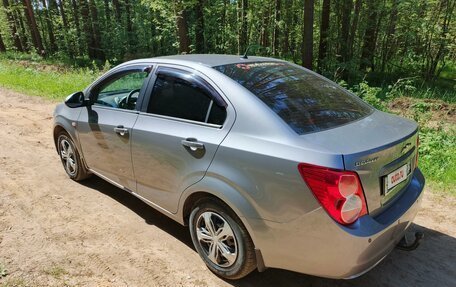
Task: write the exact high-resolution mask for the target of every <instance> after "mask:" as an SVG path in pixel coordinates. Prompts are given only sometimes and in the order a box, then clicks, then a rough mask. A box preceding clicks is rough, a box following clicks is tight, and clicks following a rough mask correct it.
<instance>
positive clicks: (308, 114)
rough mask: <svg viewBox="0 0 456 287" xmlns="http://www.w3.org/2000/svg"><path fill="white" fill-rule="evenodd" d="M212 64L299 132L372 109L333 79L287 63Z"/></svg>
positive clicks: (347, 120) (334, 124) (346, 120)
mask: <svg viewBox="0 0 456 287" xmlns="http://www.w3.org/2000/svg"><path fill="white" fill-rule="evenodd" d="M214 68H215V69H216V70H218V71H219V72H222V73H223V74H225V75H227V76H228V77H230V78H232V79H233V80H235V81H236V82H238V83H239V84H241V85H242V86H244V87H245V88H247V89H248V90H249V91H250V92H252V93H253V94H254V95H256V96H257V97H258V98H259V99H260V100H262V101H263V102H264V103H265V104H266V105H267V106H268V107H269V108H270V109H271V110H273V111H274V112H275V113H276V114H277V115H279V116H280V117H281V118H282V119H283V120H284V121H285V122H286V123H287V124H288V125H289V126H290V127H291V128H292V129H293V130H294V131H295V132H296V133H298V134H305V133H310V132H316V131H321V130H326V129H330V128H334V127H338V126H341V125H344V124H347V123H350V122H352V121H356V120H358V119H360V118H363V117H365V116H367V115H369V114H371V113H372V112H373V109H372V108H371V107H370V106H369V105H367V104H366V103H364V102H363V101H362V100H361V99H359V98H358V97H356V96H354V95H352V94H350V93H348V92H347V91H345V90H344V89H342V88H341V87H339V86H338V85H336V84H335V83H333V82H331V81H329V80H327V79H325V78H323V77H320V76H317V75H315V74H313V73H311V72H309V71H307V70H305V69H303V68H300V67H298V66H295V65H291V64H288V63H284V62H253V63H238V64H228V65H223V66H216V67H214Z"/></svg>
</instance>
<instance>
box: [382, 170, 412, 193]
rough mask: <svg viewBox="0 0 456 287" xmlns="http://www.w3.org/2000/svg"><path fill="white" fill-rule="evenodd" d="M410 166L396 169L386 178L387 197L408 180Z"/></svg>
mask: <svg viewBox="0 0 456 287" xmlns="http://www.w3.org/2000/svg"><path fill="white" fill-rule="evenodd" d="M409 170H410V164H406V165H403V166H401V167H400V168H398V169H396V170H395V171H393V172H391V173H389V174H388V175H387V176H386V188H387V190H386V192H385V195H386V194H387V193H388V192H389V191H390V190H391V189H392V188H393V187H395V186H396V185H398V184H399V183H401V182H403V181H404V180H406V179H407V176H408V174H409Z"/></svg>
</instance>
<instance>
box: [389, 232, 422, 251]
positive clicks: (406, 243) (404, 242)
mask: <svg viewBox="0 0 456 287" xmlns="http://www.w3.org/2000/svg"><path fill="white" fill-rule="evenodd" d="M423 238H424V234H423V232H415V239H414V240H413V241H412V242H410V240H409V239H408V238H407V234H406V235H404V237H402V239H401V241H399V243H398V244H397V245H396V248H398V249H400V250H405V251H412V250H415V249H416V248H417V247H418V245H420V241H421V239H423Z"/></svg>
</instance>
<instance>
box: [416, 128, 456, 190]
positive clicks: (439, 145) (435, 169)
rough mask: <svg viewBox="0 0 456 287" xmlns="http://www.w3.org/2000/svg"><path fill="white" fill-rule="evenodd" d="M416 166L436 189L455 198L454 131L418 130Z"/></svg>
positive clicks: (455, 153) (455, 158)
mask: <svg viewBox="0 0 456 287" xmlns="http://www.w3.org/2000/svg"><path fill="white" fill-rule="evenodd" d="M419 151H420V154H419V159H418V166H419V167H420V169H421V170H422V172H423V174H424V175H425V176H426V179H427V180H428V181H432V183H433V184H434V185H436V187H437V189H438V190H440V191H442V192H445V193H450V194H451V195H453V196H456V129H452V130H449V131H443V130H439V129H430V128H422V129H421V130H420V149H419Z"/></svg>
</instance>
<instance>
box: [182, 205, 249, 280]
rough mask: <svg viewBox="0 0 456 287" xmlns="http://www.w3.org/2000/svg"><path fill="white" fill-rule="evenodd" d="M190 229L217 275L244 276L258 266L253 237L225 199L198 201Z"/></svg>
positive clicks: (208, 263)
mask: <svg viewBox="0 0 456 287" xmlns="http://www.w3.org/2000/svg"><path fill="white" fill-rule="evenodd" d="M208 226H209V227H208ZM189 228H190V235H191V237H192V241H193V245H194V246H195V249H196V251H197V252H198V254H199V255H200V257H201V258H202V259H203V261H204V263H206V265H207V267H208V268H209V269H210V270H211V271H212V272H213V273H215V274H216V275H217V276H219V277H222V278H224V279H230V280H235V279H240V278H243V277H245V276H247V275H248V274H249V273H250V272H252V271H253V270H254V269H255V268H256V257H255V250H254V245H253V242H252V239H251V238H250V236H249V234H248V232H247V230H246V228H245V227H244V225H243V224H242V222H241V220H240V219H239V218H238V217H237V216H236V214H234V212H233V211H232V210H231V209H230V208H229V207H227V206H226V205H225V204H224V203H222V202H221V201H219V200H214V199H203V200H200V201H198V202H197V203H196V204H195V205H194V208H193V210H192V212H191V214H190V219H189Z"/></svg>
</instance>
